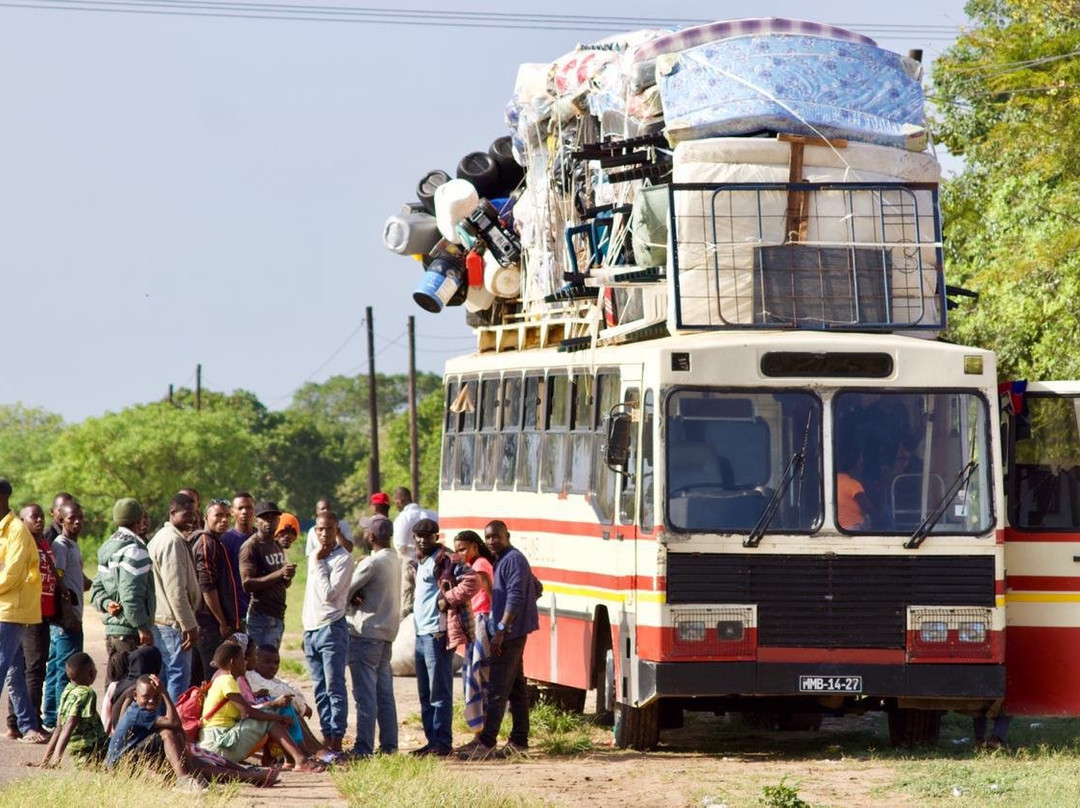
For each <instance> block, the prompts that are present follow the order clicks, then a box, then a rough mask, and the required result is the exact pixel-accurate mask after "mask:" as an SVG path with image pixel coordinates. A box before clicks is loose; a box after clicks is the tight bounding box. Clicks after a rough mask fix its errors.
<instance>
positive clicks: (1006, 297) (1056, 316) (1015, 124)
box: [934, 0, 1080, 378]
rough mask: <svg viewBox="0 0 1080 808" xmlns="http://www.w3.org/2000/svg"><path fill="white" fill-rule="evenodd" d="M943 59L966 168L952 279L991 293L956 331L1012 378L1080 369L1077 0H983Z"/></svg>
mask: <svg viewBox="0 0 1080 808" xmlns="http://www.w3.org/2000/svg"><path fill="white" fill-rule="evenodd" d="M967 11H968V14H969V16H970V17H971V18H972V20H973V21H974V23H975V25H974V26H973V27H972V28H971V29H970V30H968V31H966V32H965V33H964V34H963V35H962V36H961V37H960V38H959V39H958V40H957V42H956V43H955V44H954V45H953V46H952V47H951V48H950V49H949V50H948V51H947V52H946V53H945V54H944V55H943V56H942V57H941V58H940V59H939V60H938V61H937V63H936V66H935V70H934V86H935V90H936V98H935V102H936V105H937V107H938V108H939V109H940V110H941V112H940V113H939V116H938V120H937V121H936V124H937V128H938V131H939V135H940V137H941V140H942V141H943V142H944V143H945V145H946V146H947V147H948V148H949V150H950V151H951V152H952V153H953V154H958V155H963V157H964V158H965V160H966V168H965V170H964V172H963V173H962V174H961V175H960V176H959V177H957V178H955V179H954V180H952V181H950V182H949V183H948V184H947V185H946V188H945V192H944V194H943V197H942V203H943V213H944V219H945V228H946V232H945V243H946V251H947V252H946V258H947V263H948V266H947V271H946V275H947V277H948V278H949V281H950V283H954V284H958V285H961V286H964V287H967V288H970V289H973V290H975V291H977V292H979V293H980V295H981V297H980V299H979V300H978V302H977V303H974V304H973V303H964V304H962V305H961V307H960V308H959V309H958V310H957V311H955V312H953V313H952V314H951V315H950V320H951V322H950V329H949V336H950V338H951V339H954V340H955V341H957V342H966V343H974V344H978V345H982V346H983V347H987V348H990V349H992V350H994V351H996V352H997V354H998V362H999V372H1000V374H1001V375H1002V376H1004V377H1012V378H1022V377H1036V378H1055V377H1057V378H1060V377H1065V378H1075V377H1076V376H1077V374H1080V356H1078V355H1077V354H1076V352H1075V351H1074V350H1073V346H1075V345H1076V342H1077V338H1078V337H1080V325H1078V323H1077V318H1076V317H1075V314H1074V313H1073V311H1072V305H1073V301H1074V300H1075V299H1076V295H1077V293H1078V292H1080V251H1078V250H1077V247H1078V246H1080V58H1078V57H1077V56H1076V55H1075V54H1076V52H1077V51H1080V14H1077V8H1076V4H1075V3H1074V2H1068V1H1067V0H973V2H971V3H969V4H968V8H967Z"/></svg>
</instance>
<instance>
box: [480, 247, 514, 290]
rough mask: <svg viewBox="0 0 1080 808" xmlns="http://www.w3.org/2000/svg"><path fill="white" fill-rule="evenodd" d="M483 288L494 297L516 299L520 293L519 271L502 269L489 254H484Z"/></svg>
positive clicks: (509, 268)
mask: <svg viewBox="0 0 1080 808" xmlns="http://www.w3.org/2000/svg"><path fill="white" fill-rule="evenodd" d="M484 288H485V289H487V290H488V291H489V292H491V294H493V295H495V297H517V296H518V294H520V292H521V269H520V268H519V267H518V265H517V264H512V265H511V266H508V267H504V266H503V265H502V264H500V263H499V262H498V261H496V260H495V256H494V255H492V254H491V253H490V252H487V253H484Z"/></svg>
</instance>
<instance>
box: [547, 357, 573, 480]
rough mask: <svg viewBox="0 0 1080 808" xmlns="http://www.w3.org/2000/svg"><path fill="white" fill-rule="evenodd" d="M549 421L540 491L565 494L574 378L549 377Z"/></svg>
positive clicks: (562, 376) (555, 375)
mask: <svg viewBox="0 0 1080 808" xmlns="http://www.w3.org/2000/svg"><path fill="white" fill-rule="evenodd" d="M547 403H548V406H547V420H546V422H545V424H544V426H545V429H544V437H543V439H542V448H541V460H540V490H541V491H548V492H557V493H562V491H563V490H564V486H565V484H566V447H567V431H568V430H569V428H570V379H569V377H568V376H565V375H563V374H552V375H551V376H548V402H547Z"/></svg>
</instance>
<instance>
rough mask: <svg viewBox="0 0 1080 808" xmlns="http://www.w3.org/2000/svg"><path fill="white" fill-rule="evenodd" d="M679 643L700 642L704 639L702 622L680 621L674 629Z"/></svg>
mask: <svg viewBox="0 0 1080 808" xmlns="http://www.w3.org/2000/svg"><path fill="white" fill-rule="evenodd" d="M675 636H676V638H677V639H678V641H679V642H701V641H702V640H704V639H705V621H704V620H680V621H679V622H678V624H677V625H676V627H675Z"/></svg>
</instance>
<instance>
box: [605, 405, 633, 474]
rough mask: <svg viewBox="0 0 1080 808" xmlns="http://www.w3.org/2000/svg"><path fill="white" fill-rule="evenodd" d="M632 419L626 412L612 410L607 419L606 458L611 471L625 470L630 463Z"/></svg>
mask: <svg viewBox="0 0 1080 808" xmlns="http://www.w3.org/2000/svg"><path fill="white" fill-rule="evenodd" d="M633 428H634V419H633V417H632V416H631V415H630V413H628V412H613V413H612V414H611V420H610V421H608V434H607V452H606V460H607V465H608V468H609V469H611V470H612V471H619V472H625V471H626V467H627V466H628V465H629V464H630V435H631V430H633Z"/></svg>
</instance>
